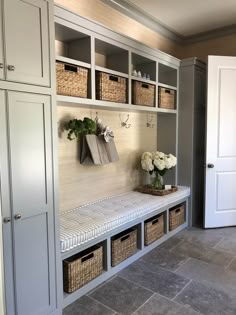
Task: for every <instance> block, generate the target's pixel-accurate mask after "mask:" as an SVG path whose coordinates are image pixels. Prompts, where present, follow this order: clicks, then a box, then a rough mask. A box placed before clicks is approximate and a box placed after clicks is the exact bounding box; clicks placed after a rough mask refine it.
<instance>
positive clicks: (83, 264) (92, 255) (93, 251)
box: [63, 246, 103, 293]
mask: <svg viewBox="0 0 236 315" xmlns="http://www.w3.org/2000/svg"><path fill="white" fill-rule="evenodd" d="M102 271H103V247H102V246H94V247H91V248H90V249H88V250H85V251H83V252H81V253H79V254H76V255H74V256H72V257H70V258H67V259H65V260H64V261H63V284H64V291H65V292H67V293H72V292H74V291H75V290H77V289H78V288H80V287H82V286H83V285H85V284H86V283H88V282H89V281H91V280H92V279H94V278H96V277H97V276H99V275H100V274H101V273H102Z"/></svg>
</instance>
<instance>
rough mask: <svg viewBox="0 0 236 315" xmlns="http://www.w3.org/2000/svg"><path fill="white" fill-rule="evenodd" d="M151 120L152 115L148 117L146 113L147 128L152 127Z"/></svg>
mask: <svg viewBox="0 0 236 315" xmlns="http://www.w3.org/2000/svg"><path fill="white" fill-rule="evenodd" d="M152 121H153V115H151V119H149V117H148V114H147V125H146V126H147V128H153V127H154V124H152Z"/></svg>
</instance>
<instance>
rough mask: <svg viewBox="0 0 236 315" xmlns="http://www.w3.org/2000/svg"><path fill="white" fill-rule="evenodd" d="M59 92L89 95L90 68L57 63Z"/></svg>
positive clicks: (68, 94)
mask: <svg viewBox="0 0 236 315" xmlns="http://www.w3.org/2000/svg"><path fill="white" fill-rule="evenodd" d="M56 78H57V94H59V95H67V96H76V97H85V98H87V97H88V69H86V68H82V67H78V66H74V65H71V64H67V63H61V62H57V63H56Z"/></svg>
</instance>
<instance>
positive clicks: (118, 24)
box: [54, 0, 181, 58]
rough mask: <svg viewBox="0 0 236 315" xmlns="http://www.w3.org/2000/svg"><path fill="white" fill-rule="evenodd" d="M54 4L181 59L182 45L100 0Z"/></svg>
mask: <svg viewBox="0 0 236 315" xmlns="http://www.w3.org/2000/svg"><path fill="white" fill-rule="evenodd" d="M54 2H55V4H59V5H61V6H64V7H65V8H67V9H69V10H71V11H73V12H75V13H77V14H79V15H81V16H83V17H86V18H89V19H91V20H94V21H97V22H99V23H101V24H103V25H105V26H106V27H109V28H110V29H112V30H114V31H116V32H119V33H121V34H124V35H126V36H129V37H131V38H133V39H136V40H138V41H140V42H142V43H143V44H145V45H147V46H150V47H153V48H157V49H160V50H161V51H164V52H166V53H168V54H170V55H173V56H175V57H177V58H179V54H180V49H181V47H180V45H178V44H177V43H175V42H174V41H171V40H169V39H167V38H165V37H164V36H162V35H160V34H158V33H156V32H155V31H153V30H151V29H149V28H148V27H146V26H144V25H142V24H141V23H139V22H137V21H135V20H133V19H131V18H129V17H128V16H126V15H124V14H122V13H120V12H119V11H117V10H115V9H113V8H111V7H110V6H108V5H106V4H105V3H103V2H102V1H100V0H79V1H78V0H54Z"/></svg>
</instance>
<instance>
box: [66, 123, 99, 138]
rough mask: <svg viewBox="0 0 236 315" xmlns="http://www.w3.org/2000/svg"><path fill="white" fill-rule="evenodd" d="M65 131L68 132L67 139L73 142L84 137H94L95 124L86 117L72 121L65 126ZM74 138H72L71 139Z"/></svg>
mask: <svg viewBox="0 0 236 315" xmlns="http://www.w3.org/2000/svg"><path fill="white" fill-rule="evenodd" d="M65 130H67V131H68V135H67V138H68V139H69V140H73V139H75V138H77V139H78V138H79V137H80V136H85V135H96V131H97V127H96V122H95V121H94V120H92V119H90V118H88V117H84V119H83V120H81V119H76V118H75V119H72V120H70V121H69V122H68V123H67V124H66V125H65ZM73 136H74V137H73Z"/></svg>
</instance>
